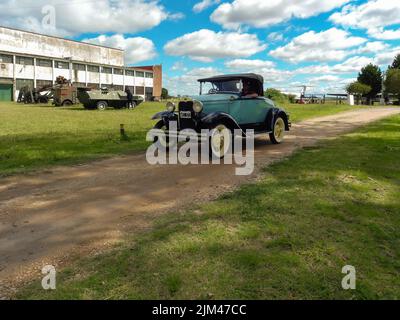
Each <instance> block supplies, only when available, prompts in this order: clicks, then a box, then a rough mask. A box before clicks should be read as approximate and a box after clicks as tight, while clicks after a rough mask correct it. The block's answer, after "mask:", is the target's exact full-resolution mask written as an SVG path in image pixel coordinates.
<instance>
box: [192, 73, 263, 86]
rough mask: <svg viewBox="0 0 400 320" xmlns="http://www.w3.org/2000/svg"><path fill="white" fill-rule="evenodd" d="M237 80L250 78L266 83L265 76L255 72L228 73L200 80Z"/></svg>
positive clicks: (200, 80)
mask: <svg viewBox="0 0 400 320" xmlns="http://www.w3.org/2000/svg"><path fill="white" fill-rule="evenodd" d="M229 79H231V80H236V79H248V80H256V81H258V82H261V84H264V78H263V77H262V76H260V75H258V74H255V73H241V74H226V75H220V76H215V77H211V78H205V79H199V80H198V81H199V82H213V81H225V80H229Z"/></svg>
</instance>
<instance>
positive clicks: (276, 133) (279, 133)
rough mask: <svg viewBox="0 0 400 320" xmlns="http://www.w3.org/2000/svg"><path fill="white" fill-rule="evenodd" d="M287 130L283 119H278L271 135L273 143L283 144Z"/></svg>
mask: <svg viewBox="0 0 400 320" xmlns="http://www.w3.org/2000/svg"><path fill="white" fill-rule="evenodd" d="M285 130H286V126H285V121H284V120H283V118H282V117H278V118H277V119H276V121H275V124H274V128H273V131H272V132H271V133H270V134H269V137H270V139H271V142H272V143H273V144H280V143H282V141H283V139H284V138H285Z"/></svg>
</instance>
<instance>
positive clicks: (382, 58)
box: [374, 47, 400, 67]
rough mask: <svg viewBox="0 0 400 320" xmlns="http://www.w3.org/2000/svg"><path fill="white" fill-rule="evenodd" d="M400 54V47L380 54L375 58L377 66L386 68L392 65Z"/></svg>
mask: <svg viewBox="0 0 400 320" xmlns="http://www.w3.org/2000/svg"><path fill="white" fill-rule="evenodd" d="M398 54H400V47H395V48H392V49H389V50H386V51H384V52H381V53H378V54H377V55H376V56H375V59H374V62H375V63H376V64H377V65H380V66H383V67H386V66H388V65H390V64H392V62H393V60H394V58H395V57H396V55H398Z"/></svg>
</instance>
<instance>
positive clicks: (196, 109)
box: [193, 100, 203, 113]
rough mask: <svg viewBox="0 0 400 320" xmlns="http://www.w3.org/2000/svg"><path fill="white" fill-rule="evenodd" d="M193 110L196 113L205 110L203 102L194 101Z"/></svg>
mask: <svg viewBox="0 0 400 320" xmlns="http://www.w3.org/2000/svg"><path fill="white" fill-rule="evenodd" d="M193 110H194V112H196V113H200V112H202V111H203V104H202V103H201V102H200V101H197V100H195V101H193Z"/></svg>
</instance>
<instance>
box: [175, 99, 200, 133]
mask: <svg viewBox="0 0 400 320" xmlns="http://www.w3.org/2000/svg"><path fill="white" fill-rule="evenodd" d="M179 127H180V129H181V130H183V129H195V127H196V126H195V121H194V111H193V102H192V101H182V102H180V103H179Z"/></svg>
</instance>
